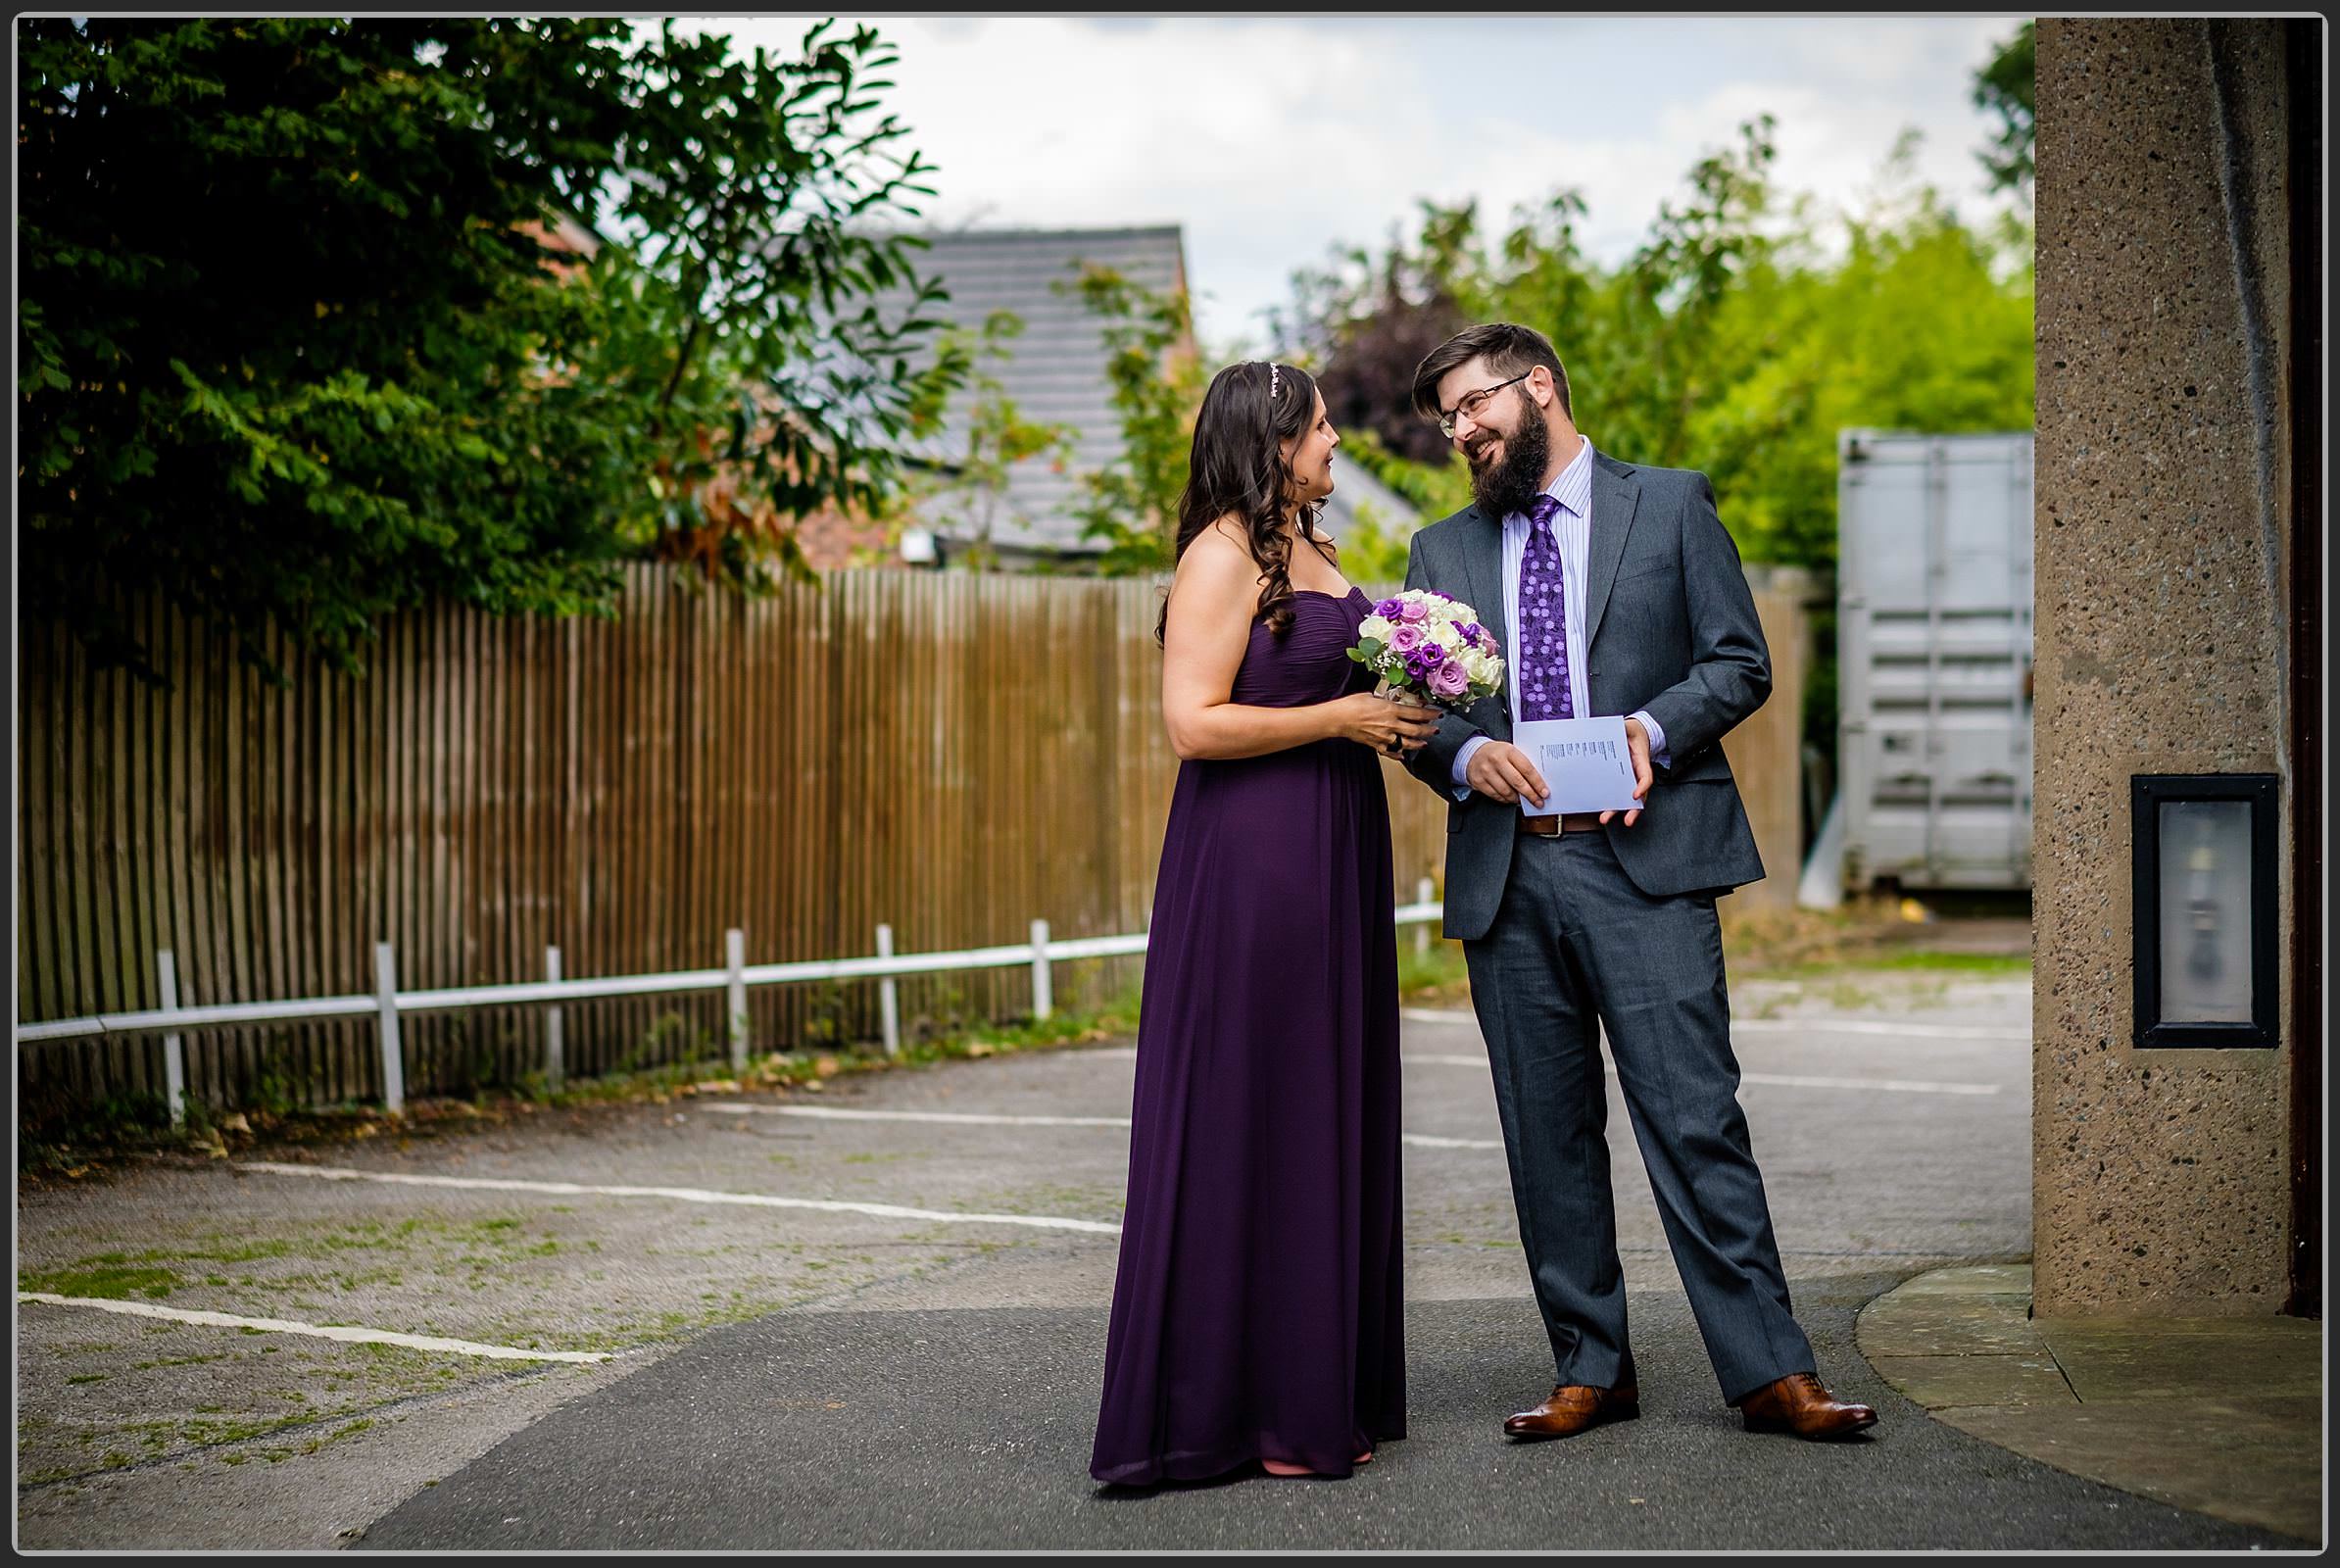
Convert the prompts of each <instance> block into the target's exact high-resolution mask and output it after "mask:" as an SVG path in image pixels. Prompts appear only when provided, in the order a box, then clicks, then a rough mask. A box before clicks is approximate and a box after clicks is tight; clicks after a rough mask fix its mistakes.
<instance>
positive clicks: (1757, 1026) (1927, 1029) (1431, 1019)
mask: <svg viewBox="0 0 2340 1568" xmlns="http://www.w3.org/2000/svg"><path fill="white" fill-rule="evenodd" d="M1398 1016H1399V1017H1401V1018H1407V1019H1410V1020H1412V1021H1413V1022H1415V1023H1468V1024H1476V1023H1477V1022H1478V1021H1479V1019H1478V1015H1477V1014H1475V1013H1469V1012H1455V1011H1452V1010H1450V1009H1446V1008H1440V1007H1407V1008H1404V1009H1402V1010H1401V1011H1400V1012H1399V1013H1398ZM1731 1033H1732V1034H1780V1035H1784V1034H1829V1035H1887V1036H1892V1037H1895V1038H1910V1037H1915V1038H1918V1039H1924V1040H2020V1041H2028V1040H2029V1039H2030V1038H2031V1031H2030V1030H2028V1029H2016V1028H2010V1027H2004V1026H2002V1027H1999V1028H1991V1027H1989V1026H1987V1025H1980V1024H1955V1023H1920V1022H1918V1021H1917V1020H1915V1019H1912V1020H1910V1021H1909V1022H1907V1023H1901V1022H1894V1023H1878V1022H1871V1021H1868V1020H1864V1019H1856V1018H1732V1019H1731Z"/></svg>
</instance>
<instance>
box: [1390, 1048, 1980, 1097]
mask: <svg viewBox="0 0 2340 1568" xmlns="http://www.w3.org/2000/svg"><path fill="white" fill-rule="evenodd" d="M1405 1059H1406V1060H1407V1061H1409V1062H1420V1063H1422V1064H1423V1065H1425V1066H1429V1067H1477V1068H1479V1069H1480V1070H1482V1071H1486V1070H1487V1058H1486V1057H1485V1056H1434V1055H1429V1054H1420V1053H1413V1052H1409V1053H1407V1054H1406V1057H1405ZM1601 1066H1602V1068H1603V1069H1604V1070H1606V1071H1607V1073H1608V1075H1609V1076H1610V1077H1612V1078H1614V1077H1616V1076H1617V1066H1616V1064H1615V1063H1614V1062H1607V1061H1604V1062H1602V1063H1601ZM1738 1081H1739V1082H1740V1083H1742V1084H1765V1085H1769V1086H1770V1087H1772V1088H1776V1089H1876V1090H1881V1091H1882V1092H1884V1093H1886V1094H1890V1095H1995V1094H1997V1093H1998V1092H1999V1086H1998V1085H1997V1084H1954V1083H1935V1082H1932V1081H1930V1080H1926V1079H1922V1078H1818V1077H1807V1076H1804V1075H1802V1074H1798V1073H1780V1072H1742V1073H1740V1074H1739V1075H1738Z"/></svg>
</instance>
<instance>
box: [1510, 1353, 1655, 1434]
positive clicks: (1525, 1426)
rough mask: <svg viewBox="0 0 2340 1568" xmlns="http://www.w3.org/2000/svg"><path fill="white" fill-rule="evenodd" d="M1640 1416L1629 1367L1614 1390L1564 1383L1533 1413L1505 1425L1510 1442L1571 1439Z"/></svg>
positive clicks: (1512, 1418) (1638, 1394)
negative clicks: (1600, 1426) (1579, 1434)
mask: <svg viewBox="0 0 2340 1568" xmlns="http://www.w3.org/2000/svg"><path fill="white" fill-rule="evenodd" d="M1640 1413H1641V1391H1640V1390H1639V1389H1638V1388H1636V1387H1635V1386H1634V1384H1633V1368H1632V1366H1631V1365H1630V1364H1629V1365H1628V1366H1627V1368H1626V1371H1625V1381H1624V1382H1623V1383H1620V1384H1619V1385H1618V1386H1617V1387H1615V1388H1613V1389H1595V1388H1590V1387H1587V1386H1586V1385H1584V1384H1582V1383H1564V1384H1561V1385H1560V1386H1559V1387H1557V1388H1555V1389H1553V1390H1552V1395H1551V1397H1550V1398H1548V1399H1546V1400H1544V1401H1543V1403H1541V1404H1539V1405H1536V1407H1535V1408H1534V1409H1532V1410H1522V1411H1520V1412H1519V1413H1517V1414H1516V1415H1513V1416H1510V1417H1508V1418H1507V1419H1505V1421H1504V1422H1503V1435H1504V1436H1505V1437H1507V1438H1527V1439H1540V1438H1572V1437H1575V1436H1576V1435H1577V1434H1578V1433H1580V1432H1582V1431H1584V1429H1585V1428H1587V1427H1596V1426H1599V1425H1600V1424H1601V1423H1602V1422H1604V1421H1631V1420H1632V1419H1633V1417H1635V1416H1637V1415H1639V1414H1640Z"/></svg>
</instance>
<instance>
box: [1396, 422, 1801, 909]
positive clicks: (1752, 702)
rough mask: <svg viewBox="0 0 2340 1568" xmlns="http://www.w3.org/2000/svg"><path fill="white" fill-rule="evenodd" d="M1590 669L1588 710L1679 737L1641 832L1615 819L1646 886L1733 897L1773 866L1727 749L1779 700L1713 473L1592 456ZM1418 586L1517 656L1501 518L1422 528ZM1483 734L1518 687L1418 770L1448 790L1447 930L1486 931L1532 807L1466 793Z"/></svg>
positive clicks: (1456, 727) (1583, 675)
mask: <svg viewBox="0 0 2340 1568" xmlns="http://www.w3.org/2000/svg"><path fill="white" fill-rule="evenodd" d="M1586 567H1587V578H1586V581H1585V585H1584V613H1585V620H1586V629H1587V633H1588V635H1587V636H1586V637H1585V639H1584V648H1585V656H1584V662H1585V664H1586V666H1587V667H1586V668H1584V669H1583V670H1576V671H1571V674H1572V675H1573V676H1574V684H1575V690H1576V693H1577V701H1578V703H1579V705H1580V706H1579V709H1578V711H1579V712H1581V713H1631V712H1633V711H1636V710H1644V709H1645V710H1647V711H1648V712H1649V715H1650V716H1651V717H1652V718H1654V719H1656V720H1657V721H1658V724H1659V725H1660V726H1661V727H1662V728H1663V729H1664V730H1665V732H1666V748H1667V752H1668V755H1669V756H1670V757H1671V758H1672V765H1671V766H1668V767H1662V768H1658V769H1656V777H1655V780H1654V782H1653V783H1652V784H1651V785H1650V789H1649V799H1648V803H1647V805H1646V806H1644V807H1643V809H1642V811H1641V814H1640V817H1639V819H1638V820H1636V821H1635V822H1634V823H1633V826H1632V827H1627V826H1625V825H1624V822H1623V819H1622V818H1620V819H1617V820H1613V821H1611V822H1610V823H1609V825H1608V826H1607V827H1605V828H1603V829H1601V831H1602V832H1604V833H1606V834H1607V835H1608V838H1609V843H1610V845H1611V846H1612V847H1613V848H1614V850H1615V851H1616V855H1617V859H1618V862H1619V863H1620V864H1621V865H1622V866H1623V867H1624V868H1625V873H1626V875H1627V876H1629V877H1631V878H1632V879H1633V885H1634V886H1635V887H1637V888H1639V889H1640V890H1641V891H1642V892H1644V893H1647V894H1650V895H1652V896H1658V897H1663V896H1665V895H1669V894H1676V893H1691V892H1705V893H1723V892H1728V891H1729V890H1730V889H1731V888H1734V887H1737V886H1739V885H1741V884H1742V883H1747V882H1754V881H1757V880H1759V879H1761V877H1762V876H1763V858H1762V857H1761V856H1760V855H1758V854H1757V853H1756V850H1755V832H1754V829H1753V828H1752V827H1750V826H1749V825H1748V823H1747V812H1746V808H1745V807H1744V806H1743V805H1741V804H1740V801H1739V798H1738V785H1737V783H1736V782H1735V781H1734V780H1733V779H1732V778H1731V764H1730V763H1729V762H1728V761H1727V760H1724V757H1723V748H1722V745H1721V744H1720V743H1721V741H1722V739H1723V736H1724V735H1725V734H1727V733H1728V732H1729V731H1730V730H1731V726H1733V725H1735V724H1736V723H1738V721H1739V720H1741V719H1743V718H1745V717H1746V716H1747V715H1748V714H1749V713H1752V712H1753V711H1755V710H1756V709H1758V708H1760V707H1762V706H1763V701H1764V699H1765V698H1766V697H1768V696H1770V695H1771V689H1772V662H1771V650H1770V649H1769V648H1768V647H1767V646H1766V645H1765V643H1764V640H1763V624H1762V622H1761V621H1760V620H1758V619H1757V618H1756V615H1755V598H1754V595H1753V594H1751V593H1749V592H1748V591H1747V578H1746V573H1745V572H1744V570H1742V569H1741V567H1740V565H1739V560H1738V548H1737V546H1735V545H1733V544H1732V543H1731V535H1730V534H1729V533H1728V532H1726V531H1725V530H1724V527H1723V521H1722V518H1721V517H1719V516H1717V515H1716V514H1715V492H1714V487H1713V486H1712V485H1710V484H1708V483H1707V481H1706V475H1705V474H1703V473H1698V472H1694V471H1692V470H1689V469H1684V468H1643V467H1636V466H1633V464H1630V463H1620V462H1618V461H1617V460H1616V459H1615V458H1612V457H1610V456H1608V455H1607V454H1606V453H1603V452H1599V451H1597V450H1596V451H1595V452H1594V453H1593V472H1592V528H1591V536H1590V547H1589V549H1588V551H1587V553H1586ZM1405 583H1406V586H1407V587H1408V588H1428V589H1432V590H1434V591H1436V592H1438V593H1442V594H1447V595H1450V596H1451V597H1453V598H1456V599H1461V600H1466V601H1468V602H1469V603H1470V604H1471V605H1472V606H1474V607H1475V608H1476V609H1477V610H1478V612H1479V618H1480V621H1481V622H1482V623H1483V624H1485V625H1486V626H1487V628H1488V629H1489V630H1491V631H1493V633H1494V634H1495V637H1496V640H1497V642H1498V643H1499V644H1500V646H1501V648H1502V650H1503V654H1504V681H1505V684H1506V685H1507V686H1508V684H1509V682H1510V681H1511V679H1512V677H1513V675H1514V673H1515V670H1514V668H1513V666H1512V663H1511V655H1512V637H1511V627H1510V626H1509V625H1507V624H1505V616H1504V611H1503V524H1502V519H1500V518H1495V517H1489V516H1487V515H1486V514H1484V513H1483V512H1481V511H1480V510H1479V508H1478V507H1476V506H1472V507H1466V508H1464V509H1463V510H1462V511H1461V512H1458V513H1456V514H1455V515H1453V516H1451V517H1447V518H1444V519H1442V520H1441V521H1438V522H1434V523H1432V524H1431V525H1430V526H1429V527H1427V528H1424V529H1422V530H1421V531H1420V532H1419V533H1417V534H1415V535H1414V546H1413V555H1412V558H1411V559H1410V560H1409V562H1408V563H1407V565H1406V574H1405ZM1473 735H1487V736H1490V737H1492V738H1493V739H1495V740H1502V741H1507V740H1509V739H1510V738H1511V709H1510V705H1509V697H1508V694H1507V693H1505V692H1498V693H1496V694H1495V695H1494V696H1492V697H1489V698H1487V699H1485V700H1484V701H1482V702H1479V703H1477V704H1475V705H1473V706H1472V707H1471V708H1470V709H1469V710H1468V711H1466V712H1464V713H1461V714H1454V713H1448V714H1446V715H1444V716H1443V717H1441V718H1440V719H1439V721H1438V734H1437V735H1435V736H1434V737H1433V738H1432V739H1431V742H1430V744H1429V745H1427V746H1425V747H1423V748H1422V749H1421V750H1420V751H1418V752H1416V753H1415V754H1414V755H1413V757H1412V758H1410V759H1409V760H1407V763H1406V766H1407V767H1408V768H1409V769H1410V770H1411V771H1412V772H1413V774H1414V775H1415V776H1416V777H1417V778H1419V779H1421V780H1422V781H1423V782H1424V783H1425V784H1428V785H1429V786H1430V787H1431V788H1432V789H1434V790H1437V791H1438V794H1439V796H1440V797H1441V798H1442V799H1443V800H1445V801H1446V803H1447V808H1446V922H1445V930H1446V935H1447V936H1449V937H1453V938H1458V939H1461V940H1464V941H1471V940H1476V939H1477V938H1480V937H1483V936H1485V935H1487V928H1488V927H1489V926H1491V925H1492V924H1493V923H1494V919H1495V910H1496V909H1497V908H1498V907H1500V906H1501V904H1502V902H1503V887H1504V883H1505V881H1506V879H1507V878H1508V877H1509V876H1510V874H1511V856H1512V851H1513V848H1514V847H1515V845H1516V843H1517V841H1518V834H1519V814H1520V810H1519V808H1518V806H1516V805H1511V806H1506V805H1503V804H1502V803H1500V802H1497V801H1492V800H1489V799H1487V797H1486V796H1484V795H1481V794H1479V793H1477V792H1476V791H1474V792H1473V793H1472V794H1471V795H1470V796H1469V797H1468V798H1467V799H1465V800H1462V801H1459V802H1458V801H1456V800H1455V799H1454V789H1455V784H1454V757H1455V754H1456V753H1457V752H1459V751H1460V750H1461V749H1462V746H1463V743H1464V742H1465V741H1468V740H1469V739H1470V738H1471V737H1472V736H1473Z"/></svg>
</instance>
